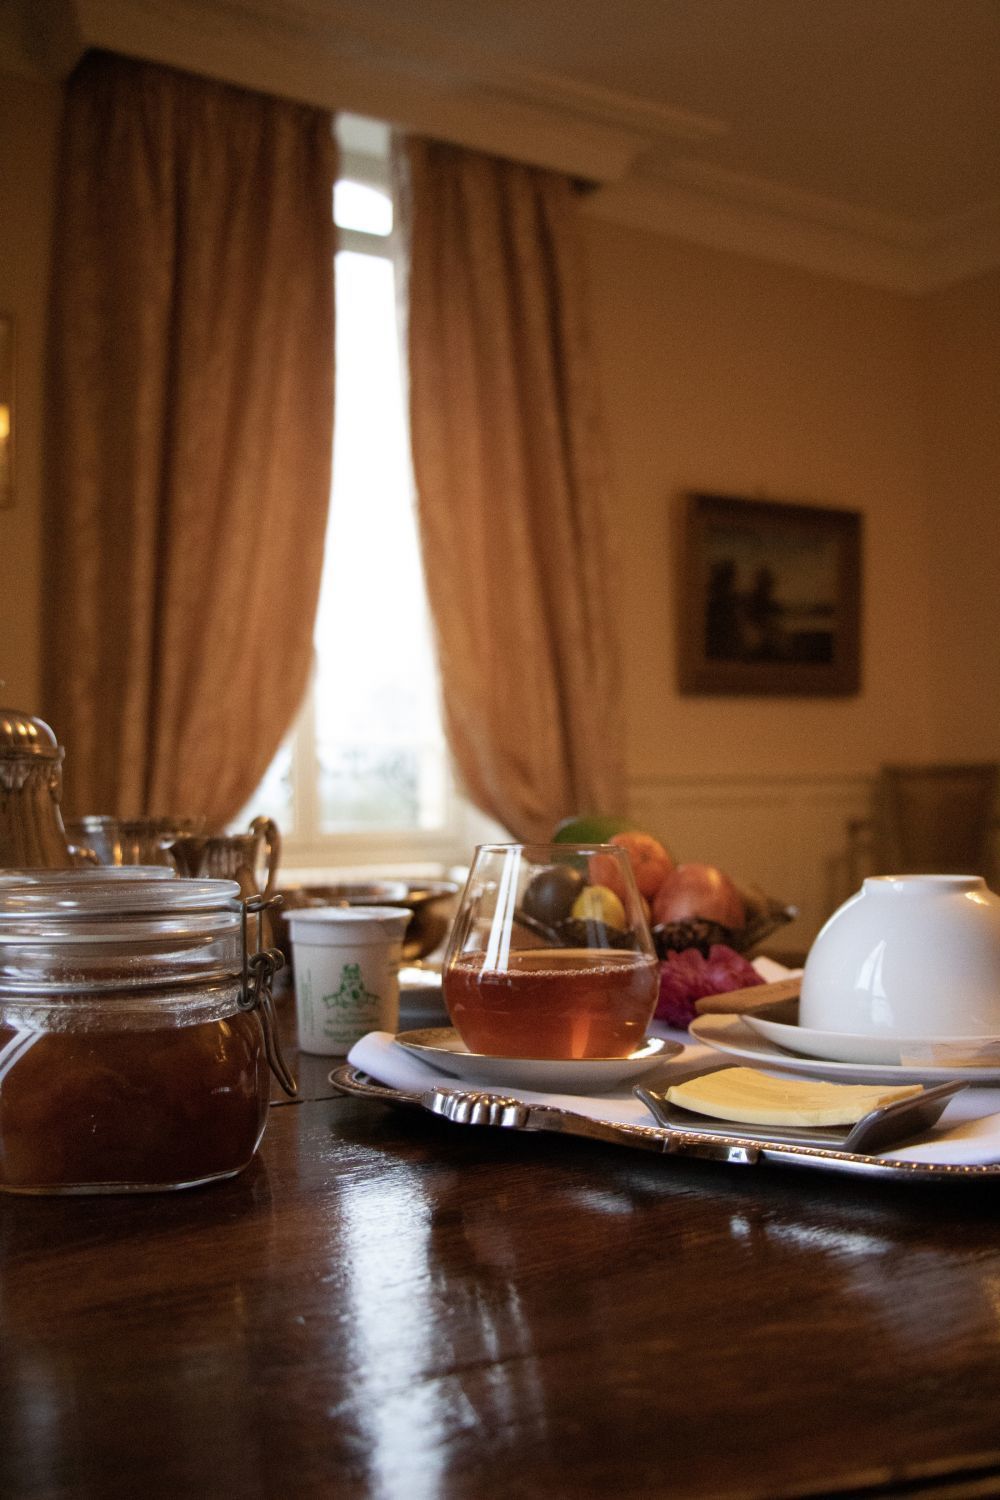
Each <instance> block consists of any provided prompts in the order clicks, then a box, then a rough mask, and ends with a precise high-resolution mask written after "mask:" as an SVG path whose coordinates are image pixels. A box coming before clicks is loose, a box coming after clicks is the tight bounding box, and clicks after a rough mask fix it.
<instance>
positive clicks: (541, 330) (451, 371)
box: [396, 140, 625, 838]
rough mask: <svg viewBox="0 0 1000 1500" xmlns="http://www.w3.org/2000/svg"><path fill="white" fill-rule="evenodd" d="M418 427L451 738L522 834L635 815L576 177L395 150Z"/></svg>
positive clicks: (415, 145) (429, 147)
mask: <svg viewBox="0 0 1000 1500" xmlns="http://www.w3.org/2000/svg"><path fill="white" fill-rule="evenodd" d="M396 162H397V180H398V183H399V191H400V198H401V202H402V208H403V218H404V228H405V237H406V242H407V250H408V257H407V259H408V266H409V287H408V295H407V317H408V328H407V344H408V358H409V378H410V420H411V428H412V444H413V463H414V473H415V480H416V489H417V503H418V513H419V519H420V530H421V538H422V547H423V556H424V568H425V572H426V576H427V588H428V594H429V597H430V603H431V610H432V613H433V616H434V622H435V627H436V632H437V640H438V650H439V657H440V664H441V676H442V692H443V699H444V713H445V724H446V730H447V733H448V737H449V742H450V746H451V750H452V753H453V755H454V758H455V760H456V762H457V765H458V768H459V771H460V774H461V776H462V778H463V780H464V783H465V787H466V790H467V792H468V794H469V796H470V797H471V799H472V800H473V802H475V804H476V805H477V806H478V807H479V808H481V809H482V810H483V811H484V812H486V813H488V814H490V815H491V816H492V817H494V818H497V819H498V820H499V821H500V822H501V823H502V824H503V825H504V826H505V827H506V828H509V829H510V830H511V831H512V832H513V833H514V834H516V835H518V836H519V837H524V838H544V837H546V836H548V835H549V834H550V833H551V831H552V828H553V825H554V824H555V822H556V821H558V819H560V818H561V817H564V816H568V815H570V814H572V813H575V812H582V811H593V812H616V811H619V810H620V809H621V808H622V806H623V805H624V801H625V787H624V772H623V749H622V746H623V726H622V717H621V711H620V707H619V693H618V678H619V673H620V662H619V657H618V651H617V622H616V619H615V616H614V595H613V587H612V581H611V567H610V558H609V547H608V538H607V535H606V517H605V513H604V488H605V477H604V471H603V467H602V460H601V440H600V432H599V422H598V415H597V406H596V400H595V392H594V389H593V385H592V378H591V355H590V349H589V345H588V337H587V328H586V317H585V288H584V277H583V266H582V247H581V244H580V229H579V222H578V195H577V194H576V192H575V191H574V188H573V186H572V184H571V183H570V182H569V181H568V180H567V179H565V178H563V177H560V176H557V175H555V174H552V173H548V172H543V171H539V170H537V169H535V168H531V167H525V166H521V165H518V164H516V163H513V162H509V161H501V160H497V159H495V158H491V157H486V156H482V155H480V154H478V153H475V152H470V151H464V150H461V149H459V148H456V147H451V146H446V145H442V144H439V143H436V142H431V141H425V140H409V141H407V142H404V143H397V148H396Z"/></svg>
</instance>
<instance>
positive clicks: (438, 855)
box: [239, 116, 496, 869]
mask: <svg viewBox="0 0 1000 1500" xmlns="http://www.w3.org/2000/svg"><path fill="white" fill-rule="evenodd" d="M338 132H339V134H340V136H341V144H342V152H341V180H340V181H339V182H338V183H337V187H336V192H335V197H334V214H335V218H336V220H337V224H338V226H339V228H340V236H339V246H340V248H339V249H338V252H337V258H336V273H335V274H336V302H337V349H336V359H337V383H336V401H337V410H336V422H335V435H334V457H333V490H332V495H331V503H330V521H329V525H328V530H327V540H326V551H325V557H324V564H323V582H322V588H321V594H320V603H319V610H318V615H317V620H316V629H315V641H314V644H315V654H314V665H313V674H312V681H311V684H310V688H309V692H308V695H307V698H306V701H305V703H304V705H303V707H302V710H301V713H300V715H299V718H298V720H297V722H296V724H295V726H294V728H293V730H292V732H291V733H290V734H289V736H288V738H287V739H286V741H285V743H284V744H283V745H282V746H281V749H280V750H279V752H278V754H277V756H276V757H275V760H274V762H273V763H272V765H271V767H270V769H269V770H268V772H267V775H266V776H265V778H264V780H263V782H262V784H261V786H260V787H259V788H258V790H257V792H256V793H255V794H254V796H253V798H252V799H251V802H250V803H249V804H248V808H247V813H248V816H252V815H254V814H256V813H267V814H269V815H270V816H271V817H273V818H274V819H275V820H276V822H277V823H278V826H279V827H280V828H281V830H282V833H283V844H284V848H283V855H282V864H283V865H284V866H286V867H288V866H291V867H293V868H294V867H303V866H305V867H317V868H318V867H321V868H327V869H328V868H330V867H331V866H338V865H345V866H347V865H357V864H359V863H361V864H366V863H367V864H379V863H385V862H386V861H391V862H392V863H393V865H395V866H397V867H398V865H399V864H400V863H401V862H417V863H419V862H424V861H428V862H435V863H441V862H443V863H446V864H447V863H452V862H455V861H465V860H466V859H467V858H468V853H469V850H470V849H471V846H472V844H474V843H475V842H477V841H479V840H480V839H482V838H486V837H495V836H496V831H495V830H494V829H492V828H486V827H480V826H478V825H479V823H481V822H482V821H483V820H480V819H478V815H477V814H475V813H474V811H473V810H472V809H470V808H469V807H468V804H466V803H464V801H463V800H462V799H461V798H460V797H459V796H458V794H457V791H456V789H455V786H454V784H453V780H452V776H451V770H450V766H449V761H448V755H447V749H446V745H445V739H444V733H443V730H442V726H441V716H440V709H439V694H438V682H437V673H436V666H435V660H434V652H433V646H432V637H431V629H430V621H429V616H428V610H427V601H426V595H425V591H424V582H423V575H422V570H421V565H420V552H419V543H418V537H417V530H416V521H415V515H414V507H413V486H412V479H411V473H410V460H409V440H408V432H407V423H406V411H405V401H404V395H403V379H402V370H401V363H400V348H399V340H398V332H397V323H396V275H395V255H396V251H397V244H396V240H395V238H394V236H393V211H392V208H393V206H392V197H391V191H390V188H389V178H388V165H387V157H388V131H387V130H386V128H385V127H383V126H380V125H377V124H376V122H372V121H360V120H357V119H356V118H354V117H350V116H348V117H346V118H344V119H343V120H342V121H341V122H339V123H338ZM244 821H245V819H244V818H243V817H242V816H241V818H240V819H239V823H240V824H242V823H243V822H244Z"/></svg>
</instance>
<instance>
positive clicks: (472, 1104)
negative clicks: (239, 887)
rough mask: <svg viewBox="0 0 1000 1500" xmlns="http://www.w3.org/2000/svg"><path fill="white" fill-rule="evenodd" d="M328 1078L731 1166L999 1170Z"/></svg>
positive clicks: (355, 1088)
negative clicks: (602, 1118) (891, 1158)
mask: <svg viewBox="0 0 1000 1500" xmlns="http://www.w3.org/2000/svg"><path fill="white" fill-rule="evenodd" d="M330 1083H331V1084H332V1085H333V1087H334V1088H335V1089H337V1090H338V1092H339V1093H342V1094H348V1095H352V1096H353V1097H355V1098H361V1099H375V1100H378V1101H380V1102H381V1103H383V1104H390V1105H394V1106H397V1107H398V1106H402V1107H404V1108H408V1109H423V1110H425V1111H426V1112H427V1113H429V1114H435V1115H439V1116H441V1117H443V1118H445V1119H448V1120H450V1121H452V1123H454V1124H459V1125H493V1126H498V1127H500V1128H504V1129H508V1130H522V1131H523V1130H541V1131H545V1132H548V1133H551V1134H555V1135H575V1136H583V1137H586V1138H588V1139H590V1140H600V1141H604V1142H606V1143H610V1144H612V1145H620V1146H628V1147H631V1148H632V1149H633V1150H636V1149H637V1150H644V1151H656V1152H658V1153H659V1154H660V1155H664V1156H682V1157H695V1158H700V1159H701V1160H708V1161H721V1162H725V1163H727V1164H729V1165H731V1166H757V1165H759V1164H760V1163H762V1162H764V1163H767V1164H770V1165H773V1166H783V1167H802V1168H810V1169H812V1170H815V1171H825V1172H835V1173H839V1174H841V1175H844V1174H846V1175H850V1176H852V1177H879V1178H882V1179H883V1180H886V1179H888V1180H891V1181H894V1182H922V1183H927V1182H935V1183H945V1182H968V1181H982V1180H984V1179H985V1180H989V1181H994V1180H996V1179H997V1178H1000V1163H997V1164H982V1165H972V1166H962V1165H960V1164H954V1163H947V1162H908V1161H888V1160H886V1159H885V1158H884V1157H876V1156H860V1155H857V1154H855V1153H852V1152H848V1151H834V1150H822V1149H819V1148H817V1147H807V1146H793V1145H785V1144H783V1143H780V1142H777V1141H775V1142H769V1141H761V1140H751V1139H750V1138H749V1137H741V1136H740V1135H738V1134H733V1135H718V1134H712V1135H701V1134H698V1133H697V1132H694V1131H679V1130H676V1131H675V1130H668V1129H666V1128H665V1127H663V1126H661V1125H615V1124H612V1123H610V1122H607V1121H599V1120H592V1119H590V1118H589V1117H588V1116H586V1115H578V1114H574V1113H573V1112H572V1111H570V1110H563V1109H558V1108H556V1107H555V1106H553V1105H528V1104H524V1103H522V1102H521V1101H520V1100H517V1099H514V1098H511V1097H509V1096H508V1095H505V1094H502V1093H500V1092H498V1091H496V1090H472V1089H464V1088H458V1087H456V1088H451V1087H435V1088H430V1089H428V1090H427V1091H426V1092H425V1093H423V1094H417V1093H407V1092H406V1091H404V1090H403V1089H396V1088H392V1087H390V1086H389V1085H387V1084H383V1083H378V1082H376V1080H375V1079H373V1078H371V1077H370V1076H369V1075H368V1074H367V1073H364V1072H362V1071H361V1070H360V1069H358V1068H354V1067H352V1066H351V1065H350V1064H344V1065H342V1066H341V1067H338V1068H334V1069H333V1071H332V1072H331V1073H330Z"/></svg>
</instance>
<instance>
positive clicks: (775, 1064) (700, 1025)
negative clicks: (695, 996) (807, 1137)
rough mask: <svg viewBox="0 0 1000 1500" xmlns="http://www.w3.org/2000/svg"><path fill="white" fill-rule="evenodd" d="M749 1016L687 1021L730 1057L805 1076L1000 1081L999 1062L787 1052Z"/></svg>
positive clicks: (847, 1080) (896, 1080)
mask: <svg viewBox="0 0 1000 1500" xmlns="http://www.w3.org/2000/svg"><path fill="white" fill-rule="evenodd" d="M749 1019H750V1018H749V1016H733V1015H707V1016H699V1017H698V1018H697V1019H696V1020H694V1021H692V1022H691V1027H690V1030H691V1035H692V1037H693V1038H694V1039H695V1041H697V1042H704V1043H705V1045H706V1046H707V1047H712V1048H714V1049H715V1051H717V1052H723V1053H725V1054H726V1056H728V1057H738V1058H740V1060H741V1061H743V1062H749V1063H751V1064H752V1065H754V1066H755V1067H758V1068H767V1069H769V1070H770V1071H772V1072H778V1073H794V1074H796V1075H800V1076H802V1077H804V1078H829V1079H831V1080H833V1081H837V1080H839V1081H840V1082H842V1083H928V1084H930V1083H950V1082H952V1081H954V1082H959V1081H960V1082H963V1083H969V1084H993V1085H996V1084H1000V1066H997V1067H988V1068H974V1067H973V1068H967V1067H954V1066H952V1067H933V1066H924V1065H922V1064H905V1065H904V1064H893V1063H873V1062H869V1063H859V1062H835V1061H831V1060H829V1059H827V1058H823V1057H803V1056H801V1055H799V1054H798V1053H795V1052H786V1051H784V1050H783V1049H782V1048H781V1047H780V1046H776V1045H775V1043H774V1042H772V1041H770V1040H769V1039H768V1038H767V1037H764V1036H761V1035H760V1033H759V1032H758V1031H756V1030H754V1028H753V1027H751V1026H748V1025H747V1021H748V1020H749Z"/></svg>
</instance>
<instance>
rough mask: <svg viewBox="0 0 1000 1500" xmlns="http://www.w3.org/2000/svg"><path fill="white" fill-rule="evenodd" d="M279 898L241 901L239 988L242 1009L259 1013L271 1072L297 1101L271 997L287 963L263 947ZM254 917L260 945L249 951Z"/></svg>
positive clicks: (274, 952)
mask: <svg viewBox="0 0 1000 1500" xmlns="http://www.w3.org/2000/svg"><path fill="white" fill-rule="evenodd" d="M280 905H281V897H280V896H249V897H247V899H246V900H244V901H241V902H240V911H241V913H242V916H241V928H242V941H243V974H242V983H241V985H240V999H239V1007H240V1010H256V1011H257V1012H258V1013H259V1015H260V1024H261V1030H262V1031H263V1033H264V1053H265V1055H266V1057H267V1061H268V1064H269V1066H270V1069H271V1072H272V1073H273V1074H274V1076H275V1078H276V1079H277V1080H278V1082H279V1083H280V1084H281V1087H282V1088H283V1089H284V1091H285V1093H286V1094H287V1095H288V1097H289V1098H290V1099H294V1098H295V1096H296V1094H297V1093H298V1091H299V1086H298V1084H297V1083H296V1081H295V1079H294V1078H293V1077H292V1075H291V1073H290V1072H289V1070H288V1064H287V1063H286V1062H285V1059H284V1057H283V1056H282V1054H281V1043H280V1042H279V1041H278V1022H277V1018H276V1017H275V1014H274V999H273V997H272V994H271V984H272V981H273V979H274V976H275V974H277V972H278V970H279V969H280V968H281V967H282V965H283V964H284V962H285V960H284V957H283V956H282V954H281V952H280V951H279V950H278V949H277V948H265V947H264V946H263V944H264V915H263V914H264V912H265V911H268V910H269V909H270V908H271V907H275V906H280ZM251 916H255V917H256V918H257V942H256V945H255V947H254V949H253V952H251V951H250V940H249V933H248V928H247V919H248V918H249V917H251Z"/></svg>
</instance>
